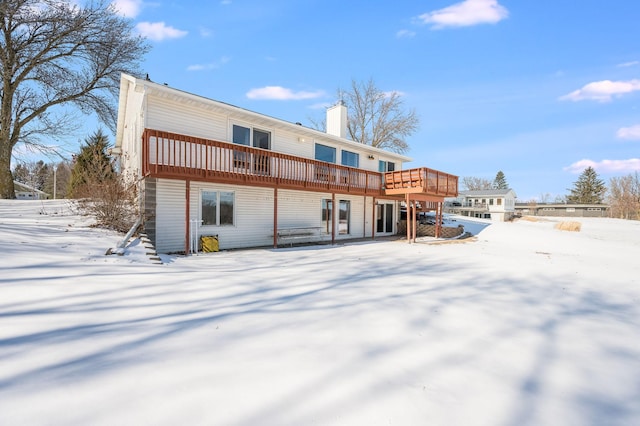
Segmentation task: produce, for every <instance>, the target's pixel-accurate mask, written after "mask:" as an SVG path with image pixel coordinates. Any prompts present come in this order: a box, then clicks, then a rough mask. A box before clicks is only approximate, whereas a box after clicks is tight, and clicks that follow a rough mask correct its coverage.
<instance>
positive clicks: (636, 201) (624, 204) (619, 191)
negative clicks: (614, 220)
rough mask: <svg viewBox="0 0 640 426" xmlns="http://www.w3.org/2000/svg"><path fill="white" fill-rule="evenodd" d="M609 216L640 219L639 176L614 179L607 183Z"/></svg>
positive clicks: (636, 174) (631, 175) (630, 175)
mask: <svg viewBox="0 0 640 426" xmlns="http://www.w3.org/2000/svg"><path fill="white" fill-rule="evenodd" d="M607 198H608V202H609V204H610V205H611V214H612V215H613V216H614V217H618V218H620V219H640V175H638V172H636V173H635V174H629V175H627V176H621V177H614V178H611V179H610V181H609V193H608V197H607Z"/></svg>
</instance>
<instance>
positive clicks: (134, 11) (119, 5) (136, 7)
mask: <svg viewBox="0 0 640 426" xmlns="http://www.w3.org/2000/svg"><path fill="white" fill-rule="evenodd" d="M111 4H113V6H114V7H115V8H116V10H117V11H118V12H119V13H120V14H122V15H123V16H126V17H127V18H135V17H136V16H138V14H139V13H140V10H141V9H142V0H114V1H112V2H111Z"/></svg>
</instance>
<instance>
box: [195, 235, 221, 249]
mask: <svg viewBox="0 0 640 426" xmlns="http://www.w3.org/2000/svg"><path fill="white" fill-rule="evenodd" d="M200 246H201V247H202V251H203V252H204V253H213V252H216V251H219V250H220V245H219V244H218V236H217V235H211V236H204V237H200Z"/></svg>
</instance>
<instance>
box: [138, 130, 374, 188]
mask: <svg viewBox="0 0 640 426" xmlns="http://www.w3.org/2000/svg"><path fill="white" fill-rule="evenodd" d="M142 154H143V161H142V163H143V173H144V174H145V175H150V176H154V177H166V178H181V179H193V180H202V181H215V182H225V183H234V184H245V185H255V186H278V187H280V188H288V189H303V190H308V191H327V192H332V191H334V192H340V193H354V194H358V195H372V196H374V195H383V194H384V191H383V188H382V174H381V173H378V172H373V171H368V170H362V169H356V168H352V167H346V166H340V165H337V164H331V163H326V162H323V161H317V160H312V159H308V158H303V157H296V156H293V155H288V154H283V153H279V152H273V151H269V150H265V149H259V148H252V147H249V146H244V145H237V144H231V143H228V142H219V141H213V140H208V139H202V138H196V137H192V136H185V135H179V134H175V133H169V132H162V131H158V130H152V129H147V130H145V132H144V134H143V152H142Z"/></svg>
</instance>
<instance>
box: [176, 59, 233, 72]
mask: <svg viewBox="0 0 640 426" xmlns="http://www.w3.org/2000/svg"><path fill="white" fill-rule="evenodd" d="M230 60H231V59H230V58H228V57H226V56H223V57H222V58H220V59H219V60H218V61H216V62H211V63H209V64H194V65H189V66H188V67H187V71H207V70H215V69H218V68H220V67H221V66H223V65H224V64H226V63H227V62H229V61H230Z"/></svg>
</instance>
